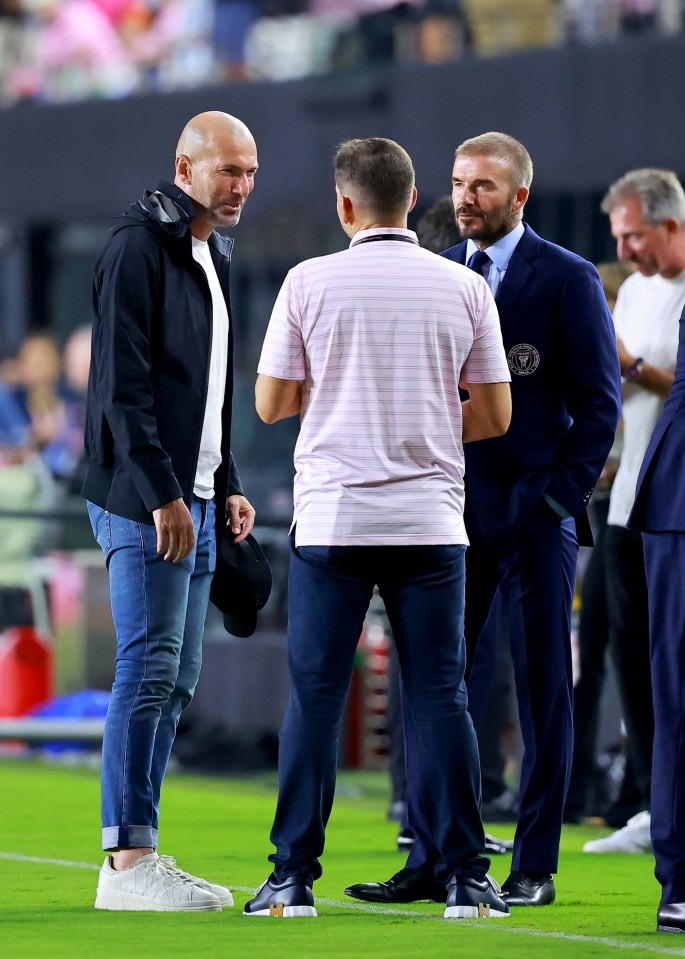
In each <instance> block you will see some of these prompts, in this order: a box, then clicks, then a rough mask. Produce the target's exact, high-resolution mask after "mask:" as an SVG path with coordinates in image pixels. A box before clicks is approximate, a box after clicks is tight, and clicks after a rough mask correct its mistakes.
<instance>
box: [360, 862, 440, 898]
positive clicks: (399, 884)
mask: <svg viewBox="0 0 685 959" xmlns="http://www.w3.org/2000/svg"><path fill="white" fill-rule="evenodd" d="M345 895H346V896H352V898H353V899H361V900H363V901H364V902H384V903H396V902H417V901H418V900H419V899H432V900H433V902H446V901H447V889H446V888H445V887H444V886H443V885H442V883H440V882H438V881H437V879H433V877H432V876H430V875H428V874H427V873H425V872H421V870H420V869H407V868H406V867H405V868H404V869H400V871H399V872H396V873H395V875H394V876H392V877H391V878H390V879H388V881H387V882H358V883H357V884H356V885H354V886H348V887H347V889H346V890H345Z"/></svg>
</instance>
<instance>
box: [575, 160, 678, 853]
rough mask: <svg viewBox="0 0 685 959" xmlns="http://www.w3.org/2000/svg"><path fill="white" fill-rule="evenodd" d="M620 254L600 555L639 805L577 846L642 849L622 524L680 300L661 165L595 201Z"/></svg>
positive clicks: (643, 811)
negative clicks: (614, 458)
mask: <svg viewBox="0 0 685 959" xmlns="http://www.w3.org/2000/svg"><path fill="white" fill-rule="evenodd" d="M602 210H603V211H604V212H605V213H607V214H608V215H609V220H610V222H611V232H612V235H613V236H614V237H615V239H616V244H617V253H618V257H619V259H621V260H626V261H630V262H631V263H633V264H635V266H636V267H637V272H636V273H634V274H633V276H631V277H629V278H628V279H627V280H626V281H625V283H624V284H623V286H621V288H620V290H619V291H618V298H617V301H616V308H615V310H614V326H615V328H616V338H617V344H618V355H619V362H620V364H621V375H622V377H623V403H622V415H623V449H622V452H621V462H620V465H619V467H618V471H617V473H616V478H615V480H614V484H613V487H612V489H611V497H610V502H609V516H608V520H607V529H606V533H605V536H604V544H603V548H604V550H605V560H606V586H607V612H608V621H609V650H610V652H611V657H612V661H613V664H614V669H615V671H616V679H617V682H618V688H619V692H620V694H621V705H622V708H623V720H624V722H625V726H626V730H627V735H628V740H627V742H628V754H629V756H630V758H631V762H632V765H633V769H634V771H635V775H636V778H637V782H638V786H639V790H640V800H639V802H640V810H639V811H638V812H637V813H636V814H635V815H634V816H633V817H631V818H630V819H629V820H628V822H627V824H626V825H625V826H624V827H623V828H622V829H619V830H618V831H617V832H615V833H613V834H612V835H611V836H607V837H605V838H604V839H594V840H591V841H590V842H588V843H586V844H585V846H584V847H583V848H584V851H585V852H594V853H603V852H649V851H651V848H652V843H651V839H650V816H649V804H650V783H651V767H652V743H653V738H654V720H653V707H652V689H651V681H650V656H649V614H648V604H647V580H646V575H645V565H644V552H643V544H642V538H641V535H640V533H639V532H638V531H637V530H633V529H628V528H626V527H627V522H628V517H629V515H630V511H631V509H632V506H633V501H634V499H635V488H636V483H637V478H638V473H639V470H640V465H641V463H642V460H643V457H644V455H645V451H646V449H647V445H648V443H649V439H650V437H651V435H652V430H653V429H654V425H655V423H656V421H657V418H658V416H659V414H660V412H661V409H662V406H663V403H664V400H665V399H666V397H667V396H668V394H669V391H670V389H671V385H672V383H673V370H674V369H675V362H676V355H677V351H678V320H679V317H680V314H681V312H682V309H683V306H684V305H685V192H684V191H683V188H682V186H681V184H680V183H679V181H678V178H677V177H676V175H675V174H674V173H672V172H671V171H669V170H656V169H642V170H632V171H630V172H629V173H627V174H626V175H625V176H623V177H621V179H619V180H617V181H616V182H615V183H614V184H612V186H611V187H610V189H609V191H608V192H607V195H606V196H605V198H604V200H603V201H602Z"/></svg>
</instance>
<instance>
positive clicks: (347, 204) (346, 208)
mask: <svg viewBox="0 0 685 959" xmlns="http://www.w3.org/2000/svg"><path fill="white" fill-rule="evenodd" d="M340 201H341V207H342V221H343V223H354V219H355V212H354V204H353V203H352V200H351V199H350V197H349V196H345V194H344V193H343V194H342V195H341V197H340Z"/></svg>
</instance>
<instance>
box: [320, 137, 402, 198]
mask: <svg viewBox="0 0 685 959" xmlns="http://www.w3.org/2000/svg"><path fill="white" fill-rule="evenodd" d="M334 165H335V182H336V185H337V187H338V189H339V190H340V192H341V193H352V194H353V195H354V196H356V198H357V199H358V201H359V202H360V203H362V204H363V205H364V206H366V207H368V208H369V209H370V210H373V211H375V212H376V213H382V214H384V215H386V216H397V215H401V214H402V213H406V211H407V210H408V209H409V206H410V204H411V199H412V195H413V192H414V183H415V179H416V178H415V174H414V166H413V164H412V162H411V157H410V156H409V154H408V153H407V151H406V150H405V149H403V147H401V146H400V145H399V143H395V141H394V140H388V139H386V138H385V137H369V138H368V139H366V140H345V142H344V143H341V144H340V146H339V147H338V150H337V153H336V154H335V161H334Z"/></svg>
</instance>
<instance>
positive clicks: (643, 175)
mask: <svg viewBox="0 0 685 959" xmlns="http://www.w3.org/2000/svg"><path fill="white" fill-rule="evenodd" d="M628 199H636V200H639V201H640V204H641V206H642V219H643V220H644V221H645V223H650V224H651V225H652V226H658V225H659V224H660V223H663V222H664V220H670V219H674V220H677V221H678V223H680V225H681V226H682V227H685V191H683V187H682V184H681V182H680V180H679V179H678V177H677V176H676V175H675V173H674V172H673V171H672V170H658V169H656V168H655V167H644V168H642V169H640V170H630V171H629V172H628V173H626V174H625V176H622V177H621V178H620V179H619V180H616V181H615V183H612V184H611V186H610V187H609V189H608V191H607V194H606V196H605V197H604V199H603V200H602V205H601V208H602V212H603V213H611V211H612V210H613V209H614V207H616V206H618V205H619V204H620V203H623V202H624V201H625V200H628Z"/></svg>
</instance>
